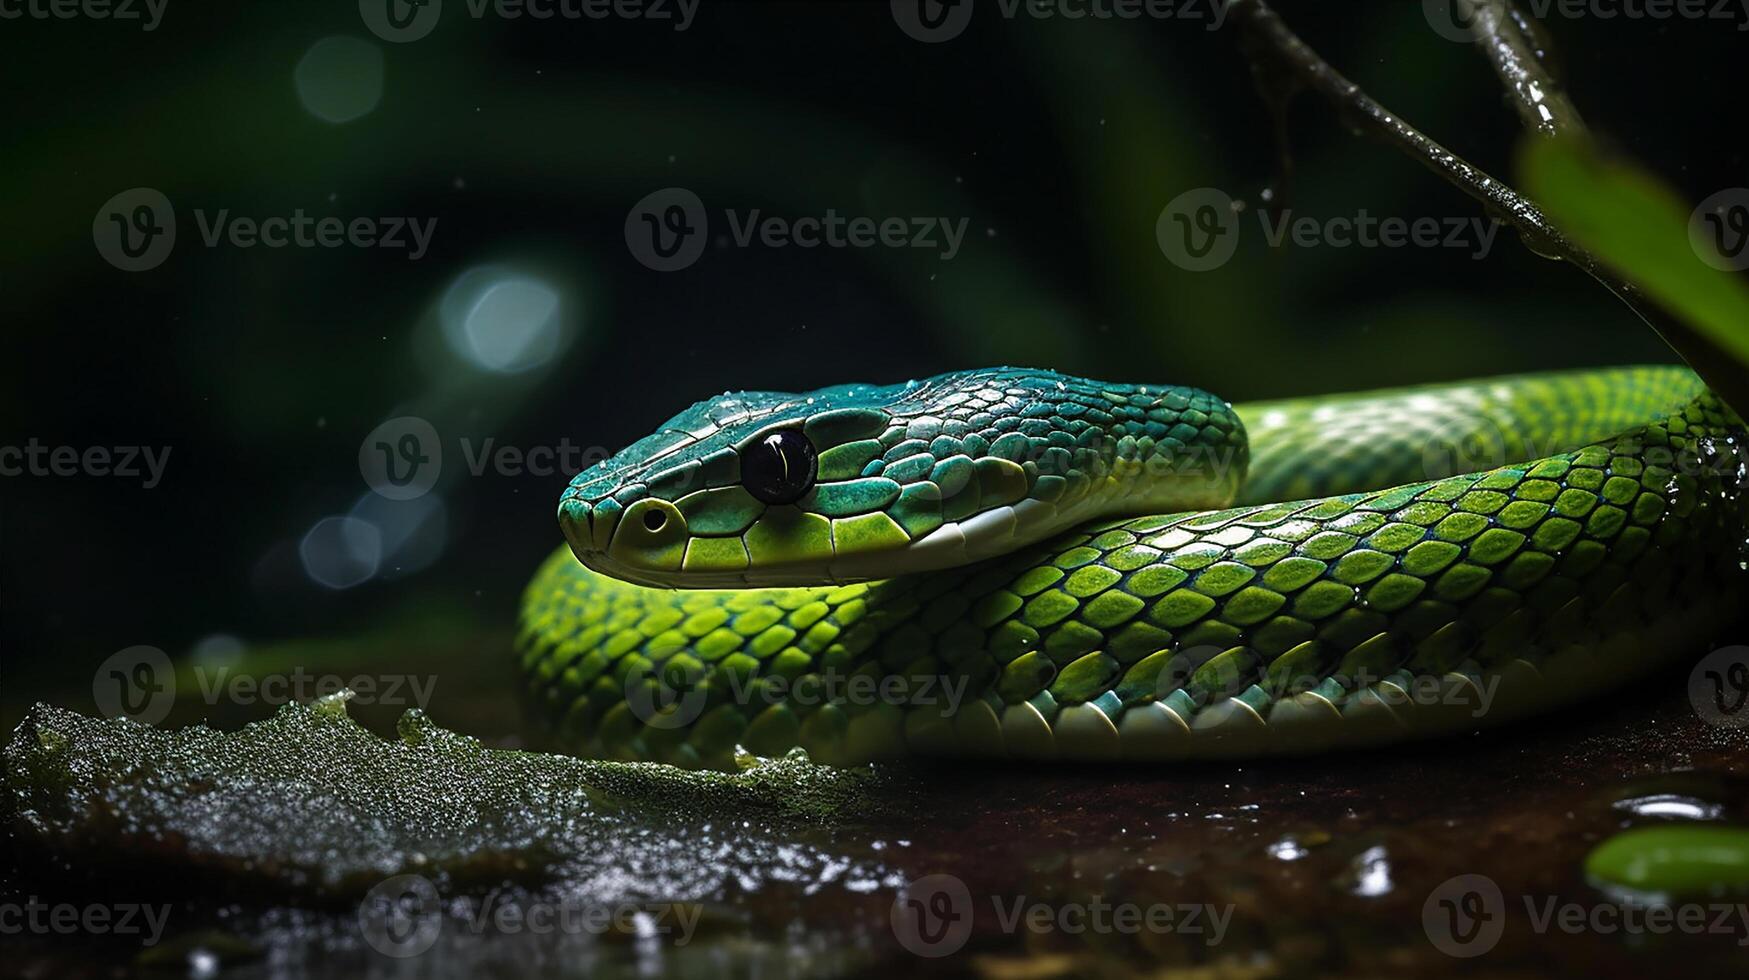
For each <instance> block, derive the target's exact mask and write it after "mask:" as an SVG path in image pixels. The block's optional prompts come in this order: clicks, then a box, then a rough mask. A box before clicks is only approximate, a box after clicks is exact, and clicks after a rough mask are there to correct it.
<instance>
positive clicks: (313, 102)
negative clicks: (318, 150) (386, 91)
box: [292, 35, 383, 123]
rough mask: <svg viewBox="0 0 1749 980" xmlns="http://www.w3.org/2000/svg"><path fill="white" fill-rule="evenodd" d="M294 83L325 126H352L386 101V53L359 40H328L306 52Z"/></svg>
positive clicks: (310, 110) (308, 108) (334, 37)
mask: <svg viewBox="0 0 1749 980" xmlns="http://www.w3.org/2000/svg"><path fill="white" fill-rule="evenodd" d="M292 80H293V82H294V83H295V84H296V85H297V90H298V101H299V102H302V103H303V105H304V108H305V109H306V110H307V111H308V112H309V113H310V115H312V116H315V117H316V118H317V119H320V120H322V121H323V122H331V123H345V122H351V121H353V120H354V119H357V118H359V117H361V116H364V115H368V114H369V113H370V111H371V110H372V109H375V108H376V107H377V103H379V102H381V101H382V100H383V52H382V49H381V48H378V47H377V46H376V45H374V44H372V43H370V42H369V41H365V40H361V39H359V38H356V37H347V36H344V35H335V36H333V37H325V38H322V39H321V40H320V41H317V42H316V43H315V44H312V45H310V50H308V51H306V52H304V56H303V57H302V58H301V59H299V60H298V66H297V68H296V69H294V70H293V71H292Z"/></svg>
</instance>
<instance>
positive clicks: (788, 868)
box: [0, 672, 1749, 980]
mask: <svg viewBox="0 0 1749 980" xmlns="http://www.w3.org/2000/svg"><path fill="white" fill-rule="evenodd" d="M1688 681H1689V678H1688V676H1687V673H1686V672H1677V673H1676V674H1673V675H1670V676H1666V677H1662V678H1660V679H1658V680H1657V681H1655V682H1653V683H1651V684H1649V685H1646V686H1645V688H1644V689H1643V691H1642V692H1641V693H1640V694H1639V695H1638V696H1625V697H1623V698H1621V699H1620V700H1619V701H1618V702H1616V703H1613V704H1612V705H1609V706H1590V707H1586V708H1582V709H1578V710H1575V711H1570V712H1566V713H1564V714H1561V715H1558V716H1554V717H1551V718H1548V719H1546V720H1544V721H1542V722H1540V723H1537V724H1534V725H1525V726H1518V727H1515V728H1513V729H1510V730H1509V731H1506V732H1501V733H1495V734H1487V735H1475V736H1470V737H1466V738H1462V739H1457V740H1445V741H1440V742H1433V743H1426V744H1422V745H1415V746H1408V747H1404V748H1401V749H1397V750H1393V751H1389V752H1376V753H1369V754H1358V755H1345V756H1336V757H1327V758H1321V759H1315V760H1298V761H1284V762H1271V763H1268V764H1253V765H1245V766H1231V765H1221V766H1213V765H1211V766H1197V767H1175V768H1172V769H1145V768H1135V767H1109V768H1107V767H1076V768H1073V769H1068V770H1065V769H1049V770H1047V769H1040V768H1037V767H1024V768H1019V767H1009V766H998V765H986V766H978V767H971V768H967V767H961V766H955V767H916V768H907V767H883V768H881V769H880V770H878V771H876V772H874V773H873V774H859V775H857V776H856V777H855V778H849V779H847V778H845V777H844V776H843V775H842V773H839V772H836V771H823V770H821V769H819V768H818V767H814V766H811V765H810V764H807V763H804V762H801V761H799V760H789V761H786V762H778V763H774V764H771V765H768V766H765V767H762V768H760V769H757V770H753V772H752V775H751V776H750V777H748V779H746V780H744V781H743V782H742V783H734V782H733V781H730V782H727V783H718V782H712V781H709V780H706V781H704V782H696V783H695V782H688V781H686V780H684V779H681V778H680V777H678V776H677V775H675V774H673V773H672V771H668V772H662V771H658V770H652V769H645V768H639V767H632V768H629V769H627V768H624V767H615V766H612V765H608V764H600V763H579V762H576V761H575V760H562V759H558V758H556V757H544V756H530V755H527V754H521V753H493V752H486V751H482V750H481V749H480V747H479V746H477V745H474V744H473V743H472V742H471V740H465V739H457V738H455V737H454V736H451V735H449V734H448V733H447V732H445V731H443V730H442V729H439V728H436V727H435V726H434V725H415V726H411V727H410V728H409V729H407V735H408V738H407V740H406V741H403V742H399V743H397V742H389V743H383V742H380V741H378V740H377V739H376V737H375V736H371V735H368V734H366V733H364V732H363V731H362V730H361V729H359V728H358V727H357V726H356V725H354V724H352V723H351V722H350V721H349V720H346V719H345V718H344V715H343V713H342V715H341V716H340V717H339V718H337V719H336V718H332V717H329V718H324V717H320V716H318V713H316V712H312V711H310V710H309V709H300V710H302V711H303V714H302V715H299V716H298V717H299V718H300V719H301V721H299V724H298V726H294V727H295V729H296V730H295V731H291V730H290V729H283V728H282V729H274V728H261V727H258V728H256V729H251V730H249V731H247V732H245V733H244V735H242V736H236V737H233V736H221V735H217V734H213V735H211V736H210V739H211V740H209V741H207V742H201V741H199V740H193V741H189V740H188V737H187V736H158V735H154V738H158V739H160V740H159V741H150V740H148V741H147V742H146V743H140V742H138V741H137V740H135V739H133V737H132V736H131V735H129V734H128V732H127V731H125V730H118V729H116V728H114V727H113V726H116V725H119V724H121V723H118V722H93V721H89V720H86V719H83V718H81V717H79V716H77V715H72V714H64V713H59V712H50V713H40V712H39V713H38V714H35V715H33V716H32V717H31V719H30V720H29V721H28V722H27V723H26V725H25V727H24V728H23V729H21V730H20V731H19V732H18V733H15V735H14V738H13V744H12V746H11V747H9V748H8V755H7V762H8V772H7V779H8V781H9V784H10V788H12V789H13V790H14V794H13V795H12V797H11V799H10V801H9V803H8V806H9V807H10V808H11V809H10V813H9V816H8V820H9V822H10V827H11V833H10V835H9V836H8V840H7V854H6V856H7V860H8V864H9V866H10V868H11V870H10V871H9V872H8V874H7V878H8V880H9V882H10V884H9V886H8V887H7V891H8V892H10V893H11V894H10V895H8V896H5V898H6V900H8V901H14V902H22V901H24V900H26V899H27V898H28V897H29V896H32V895H34V896H37V897H38V898H39V900H40V901H41V902H43V903H47V904H56V903H58V904H66V905H74V906H80V907H82V906H83V905H85V904H89V903H93V902H107V903H109V905H111V906H114V907H116V908H120V907H121V906H122V905H125V904H128V903H134V902H137V903H140V904H142V905H151V904H153V903H165V908H167V909H168V916H167V920H166V921H167V926H166V928H165V935H164V940H163V941H162V942H160V943H158V944H155V945H153V946H151V947H150V948H147V949H145V950H144V951H143V952H142V949H141V945H140V942H139V939H138V937H137V936H124V935H100V936H92V935H89V934H88V931H81V930H77V929H75V930H73V931H72V932H70V933H67V934H65V935H40V934H39V935H29V934H28V932H27V934H26V935H24V936H19V935H10V936H6V937H5V942H6V945H7V946H8V947H9V948H11V949H12V952H9V953H8V954H7V956H6V966H5V968H4V970H3V971H0V972H7V973H19V974H22V975H25V976H44V977H47V976H57V977H58V976H75V975H90V976H107V975H112V974H113V973H114V972H115V971H117V970H118V969H120V970H125V969H128V968H130V967H131V968H136V969H144V970H152V971H167V972H168V973H169V974H172V975H177V974H192V975H197V976H204V975H214V974H218V975H225V976H239V977H268V976H273V977H281V976H283V977H297V976H307V975H326V974H328V973H329V972H331V971H335V970H340V971H344V972H346V973H363V974H366V975H383V976H390V975H393V976H448V975H458V976H459V975H489V976H498V975H502V976H536V975H563V976H571V975H575V976H583V975H589V976H613V975H633V974H636V975H640V976H648V975H653V974H656V973H673V974H679V975H692V974H697V975H710V976H716V975H724V974H727V975H760V976H774V975H789V974H803V975H852V976H860V975H871V976H872V975H892V974H893V973H896V972H900V971H903V972H907V973H927V974H931V975H936V974H962V973H973V974H977V975H981V976H988V977H995V978H1017V980H1018V978H1034V977H1055V976H1072V975H1086V974H1089V973H1096V974H1103V975H1118V976H1128V975H1172V976H1187V977H1188V976H1198V977H1201V976H1297V975H1325V974H1359V975H1369V976H1384V975H1389V976H1404V975H1413V976H1421V975H1444V974H1453V973H1459V972H1463V973H1478V972H1479V973H1481V974H1483V975H1492V976H1519V975H1540V974H1550V973H1555V974H1575V973H1583V974H1585V975H1589V976H1598V977H1617V976H1619V977H1627V976H1641V975H1645V974H1646V973H1647V972H1648V971H1652V970H1656V971H1658V973H1659V974H1660V975H1662V974H1666V973H1671V972H1675V973H1679V974H1689V975H1709V976H1718V975H1727V974H1733V973H1741V972H1742V971H1743V970H1744V969H1745V967H1746V966H1749V918H1746V917H1745V914H1744V912H1743V911H1742V907H1741V906H1738V905H1735V904H1734V903H1735V902H1738V901H1743V900H1744V899H1743V897H1742V896H1719V897H1712V898H1707V897H1701V898H1697V899H1694V900H1692V901H1689V902H1686V903H1685V905H1686V906H1690V907H1689V908H1686V909H1684V908H1683V907H1682V906H1678V910H1679V912H1680V914H1679V915H1678V914H1675V913H1671V915H1672V918H1671V919H1670V920H1669V921H1668V922H1666V921H1665V920H1663V919H1660V918H1659V917H1658V914H1651V915H1652V917H1651V918H1650V919H1648V918H1647V917H1646V916H1647V915H1648V913H1646V912H1645V911H1644V910H1643V909H1637V908H1636V907H1635V906H1634V905H1633V904H1631V903H1630V904H1627V905H1624V904H1622V902H1621V901H1619V900H1618V898H1617V897H1615V896H1612V895H1610V894H1607V893H1605V892H1604V891H1602V890H1600V889H1599V888H1596V887H1593V885H1592V884H1590V883H1588V882H1587V881H1586V879H1585V875H1584V872H1583V862H1584V859H1585V857H1586V855H1587V854H1588V853H1589V852H1590V851H1591V850H1592V849H1593V848H1594V847H1595V846H1596V845H1597V844H1598V843H1599V842H1600V841H1602V840H1604V839H1606V838H1608V837H1609V836H1611V835H1612V834H1615V833H1616V832H1618V831H1620V830H1622V829H1624V828H1628V827H1636V826H1646V825H1654V824H1669V823H1673V822H1700V823H1734V824H1737V825H1749V731H1740V730H1731V729H1728V728H1724V727H1719V726H1716V725H1712V724H1708V723H1707V722H1705V721H1703V720H1702V719H1701V718H1700V717H1699V716H1697V714H1696V712H1695V710H1694V708H1693V706H1692V705H1691V703H1690V699H1689V693H1688ZM284 720H285V718H284V716H283V715H282V717H281V719H279V720H278V721H277V722H275V724H282V723H283V722H284ZM439 720H442V721H445V722H446V723H447V722H449V719H448V718H441V717H440V719H439ZM475 720H476V721H478V720H480V719H475ZM106 726H108V727H106ZM454 727H455V728H457V729H466V726H465V725H462V724H455V725H454ZM474 730H478V729H474ZM288 732H289V733H290V734H289V735H288ZM251 733H253V734H251ZM177 738H182V739H183V740H182V741H176V739H177ZM288 739H289V740H288ZM219 740H228V741H219ZM384 753H388V754H389V761H384ZM433 753H435V754H433ZM449 753H459V754H454V755H452V754H449ZM214 759H218V760H221V761H217V762H210V764H209V762H208V761H202V760H214ZM238 760H244V761H243V762H238ZM396 760H398V761H396ZM26 762H29V765H28V766H26V765H25V763H26ZM397 765H399V766H401V767H403V769H404V772H402V773H401V775H397V774H396V773H397V770H396V766H397ZM409 773H410V774H411V775H408V774H409ZM45 774H46V775H45ZM21 776H22V777H26V778H23V779H21ZM32 779H36V780H37V781H38V783H37V785H36V788H35V789H33V790H30V791H29V792H25V793H24V794H23V795H19V792H18V791H19V789H20V786H21V785H25V784H29V783H30V781H31V780H32ZM395 779H400V780H401V781H400V782H394V781H393V780H395ZM384 780H389V782H387V783H385V782H383V781H384ZM373 794H375V795H373ZM409 874H410V875H414V876H416V878H415V879H409V878H404V877H398V876H404V875H409ZM1454 879H1456V880H1455V881H1454ZM385 880H390V881H391V882H392V883H391V885H389V886H380V883H381V882H383V881H385ZM421 882H423V883H424V884H421ZM379 886H380V887H379ZM1624 909H1626V910H1627V911H1625V912H1624ZM1661 923H1662V925H1661ZM1653 930H1661V931H1653ZM110 931H114V930H110ZM397 954H406V955H397Z"/></svg>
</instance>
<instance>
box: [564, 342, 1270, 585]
mask: <svg viewBox="0 0 1749 980" xmlns="http://www.w3.org/2000/svg"><path fill="white" fill-rule="evenodd" d="M1245 447H1246V442H1245V433H1244V429H1243V428H1242V427H1241V426H1240V424H1239V420H1238V417H1237V416H1236V415H1235V414H1234V413H1233V411H1232V408H1231V407H1230V406H1229V405H1227V403H1226V402H1223V401H1221V400H1220V399H1218V398H1216V397H1215V396H1213V395H1210V394H1209V393H1207V392H1204V391H1198V390H1196V389H1194V388H1182V387H1176V386H1171V385H1153V386H1149V385H1118V384H1103V383H1100V382H1094V381H1088V380H1086V379H1083V378H1072V377H1069V376H1066V375H1061V374H1057V373H1055V372H1051V371H1034V370H1021V369H1014V368H998V369H992V370H981V371H961V372H955V373H952V374H943V375H939V376H937V377H934V378H930V379H928V380H925V381H914V382H910V383H907V384H903V385H892V386H876V385H839V386H837V387H833V388H822V389H820V390H818V391H813V392H808V393H806V394H789V393H784V392H741V393H738V394H725V395H722V396H721V397H718V398H713V399H710V400H708V401H704V402H700V403H699V404H697V405H694V406H693V407H692V408H689V409H687V410H686V411H684V412H682V413H680V414H679V415H676V416H675V417H674V418H672V419H670V420H668V422H667V423H665V424H664V425H663V426H662V427H661V428H660V429H659V430H658V431H657V432H656V434H655V435H652V436H649V437H648V438H645V439H643V440H641V441H639V442H637V443H635V444H633V445H632V446H630V447H628V448H627V449H625V450H624V451H623V452H620V453H618V454H617V455H615V456H614V457H612V458H611V459H608V460H605V461H603V462H602V463H600V464H598V465H596V466H594V467H592V468H591V469H589V470H587V471H585V472H583V473H581V474H579V475H578V476H577V478H576V479H575V480H573V481H571V485H570V487H569V488H568V489H567V490H566V491H565V494H564V497H563V498H562V499H561V501H560V503H559V523H560V524H561V526H562V527H563V528H564V531H565V537H566V539H567V540H568V541H569V542H570V543H571V548H572V550H573V552H575V554H576V556H577V558H578V559H579V560H580V561H582V562H583V563H584V564H585V565H587V566H589V567H590V568H593V569H595V570H597V571H600V572H603V573H605V574H609V575H613V576H616V577H619V578H623V579H627V580H629V581H634V582H640V583H643V584H646V585H654V586H667V587H677V588H708V587H724V586H735V587H741V586H777V585H811V584H818V583H821V582H838V583H845V582H859V581H866V580H869V579H874V578H887V577H891V576H893V575H901V574H910V573H915V572H927V571H936V570H939V569H943V568H950V567H953V566H957V565H963V564H966V563H967V562H972V561H977V560H979V559H982V558H989V557H993V556H995V555H999V554H1005V553H1008V552H1011V551H1013V550H1014V549H1015V548H1018V547H1022V546H1024V545H1028V544H1031V543H1033V542H1036V541H1039V540H1042V539H1044V538H1046V537H1049V536H1051V535H1053V534H1056V533H1058V532H1060V531H1063V530H1066V529H1068V528H1071V527H1074V526H1075V525H1077V524H1081V523H1084V522H1086V521H1087V520H1090V519H1093V518H1096V517H1101V516H1106V515H1110V514H1125V513H1143V512H1149V511H1157V510H1193V509H1205V508H1210V507H1219V506H1223V505H1225V504H1227V503H1230V502H1231V501H1232V499H1233V495H1234V494H1235V493H1236V492H1237V491H1238V488H1239V486H1240V484H1241V482H1242V481H1243V479H1244V475H1245V467H1246V455H1245Z"/></svg>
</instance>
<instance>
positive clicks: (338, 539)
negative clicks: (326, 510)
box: [298, 517, 383, 589]
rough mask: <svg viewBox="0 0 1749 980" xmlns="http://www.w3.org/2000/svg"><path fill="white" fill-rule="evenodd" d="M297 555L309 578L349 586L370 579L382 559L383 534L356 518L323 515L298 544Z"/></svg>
mask: <svg viewBox="0 0 1749 980" xmlns="http://www.w3.org/2000/svg"><path fill="white" fill-rule="evenodd" d="M298 557H299V558H300V559H302V560H303V563H304V574H306V575H308V576H309V577H310V579H311V581H314V582H316V583H318V584H320V585H325V586H327V587H328V588H330V589H350V588H352V587H353V586H355V585H360V584H363V583H365V582H368V581H370V579H371V577H372V576H374V575H375V574H376V573H377V568H378V567H380V566H381V565H382V560H383V533H382V531H381V530H380V529H379V528H378V527H377V526H376V525H375V524H372V523H370V522H369V521H362V520H359V519H358V518H356V517H324V518H322V519H321V520H319V521H317V522H316V523H315V525H314V526H312V527H311V528H310V530H309V531H308V532H307V533H305V534H304V539H303V540H302V541H300V542H299V543H298Z"/></svg>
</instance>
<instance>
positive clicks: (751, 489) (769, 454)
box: [741, 429, 817, 504]
mask: <svg viewBox="0 0 1749 980" xmlns="http://www.w3.org/2000/svg"><path fill="white" fill-rule="evenodd" d="M816 460H817V454H816V453H815V452H814V444H813V443H811V442H809V441H808V437H807V436H804V435H802V434H801V433H800V432H797V431H796V430H794V429H779V430H778V431H776V432H773V433H771V434H770V435H767V436H766V437H765V438H763V439H761V440H759V441H758V442H756V443H754V444H753V445H752V446H749V447H748V448H747V449H746V450H745V451H744V452H743V453H742V455H741V485H742V486H744V487H746V488H747V492H748V493H750V494H752V495H753V496H754V498H755V499H757V500H759V501H761V502H763V503H767V504H791V503H795V502H796V501H797V500H799V499H801V496H802V494H804V493H807V492H808V488H809V487H812V486H813V485H814V464H815V462H816Z"/></svg>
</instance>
